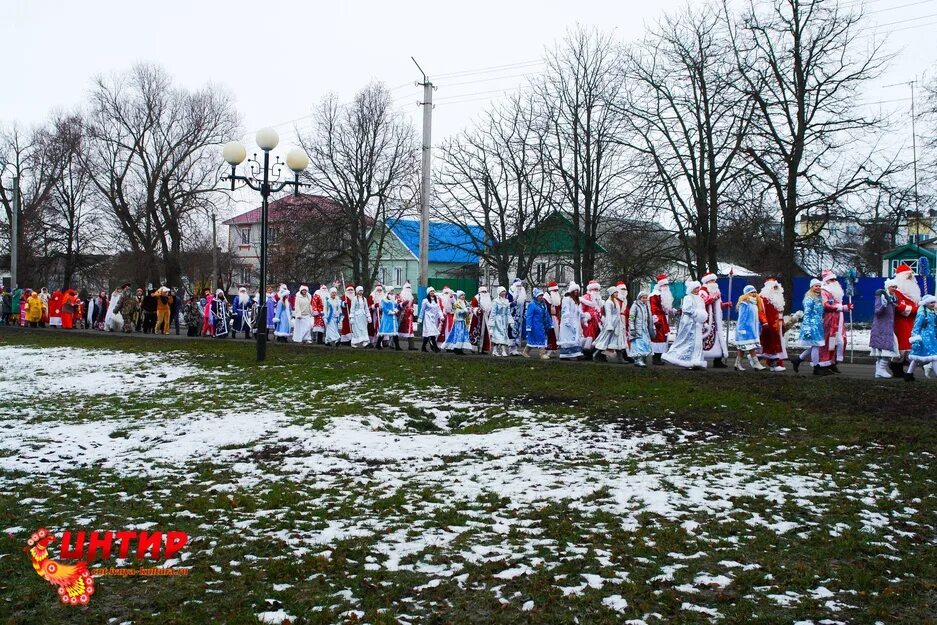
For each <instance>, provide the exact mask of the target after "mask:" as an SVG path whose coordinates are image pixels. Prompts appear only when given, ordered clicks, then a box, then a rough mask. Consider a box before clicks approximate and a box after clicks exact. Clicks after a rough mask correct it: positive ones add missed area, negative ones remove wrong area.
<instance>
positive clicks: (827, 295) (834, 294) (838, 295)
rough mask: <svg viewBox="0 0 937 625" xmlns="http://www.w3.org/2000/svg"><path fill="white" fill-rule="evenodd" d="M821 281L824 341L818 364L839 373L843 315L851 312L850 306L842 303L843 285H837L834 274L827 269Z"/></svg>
mask: <svg viewBox="0 0 937 625" xmlns="http://www.w3.org/2000/svg"><path fill="white" fill-rule="evenodd" d="M821 280H822V281H823V286H822V287H821V290H820V296H821V297H822V299H823V330H824V341H823V346H822V347H821V348H820V364H821V365H827V366H828V367H829V369H830V371H832V372H833V373H839V367H838V366H837V363H839V362H842V361H843V358H844V357H845V353H846V323H845V317H844V313H846V312H848V311H850V310H852V304H844V303H843V295H844V293H843V285H841V284H840V283H839V279H838V278H837V277H836V274H834V273H833V272H832V271H830V270H828V269H827V270H825V271H824V272H823V274H822V276H821Z"/></svg>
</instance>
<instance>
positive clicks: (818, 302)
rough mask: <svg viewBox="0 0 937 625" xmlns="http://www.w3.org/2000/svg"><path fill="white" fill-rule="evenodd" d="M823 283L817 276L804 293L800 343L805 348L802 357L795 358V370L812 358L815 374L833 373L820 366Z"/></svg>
mask: <svg viewBox="0 0 937 625" xmlns="http://www.w3.org/2000/svg"><path fill="white" fill-rule="evenodd" d="M822 286H823V283H822V282H820V281H819V280H818V279H817V278H814V279H813V280H811V281H810V288H809V289H808V290H807V293H806V294H805V295H804V315H803V317H802V318H801V320H800V339H799V341H798V342H799V344H800V346H801V347H802V348H803V349H804V351H802V352H801V353H800V358H795V359H794V362H793V365H794V371H799V370H800V363H802V362H803V361H805V360H807V359H808V358H810V362H811V364H813V373H814V375H832V374H833V372H832V371H829V370H828V369H827V368H826V367H821V366H820V348H821V347H823V341H824V332H823V297H822V296H821V295H820V289H821V288H822Z"/></svg>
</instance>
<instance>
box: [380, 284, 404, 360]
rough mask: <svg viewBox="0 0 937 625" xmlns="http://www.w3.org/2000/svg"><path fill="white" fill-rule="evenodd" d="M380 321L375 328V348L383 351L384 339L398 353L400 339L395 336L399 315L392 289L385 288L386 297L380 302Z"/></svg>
mask: <svg viewBox="0 0 937 625" xmlns="http://www.w3.org/2000/svg"><path fill="white" fill-rule="evenodd" d="M380 306H381V321H380V324H379V325H378V328H377V345H375V347H377V348H378V349H384V339H385V338H388V339H391V340H392V341H393V342H394V349H395V350H397V351H398V352H399V351H400V337H399V336H397V320H398V319H399V317H398V315H399V313H400V304H398V303H397V297H396V296H395V295H394V287H392V286H391V287H388V288H387V295H385V296H384V299H382V300H381V304H380Z"/></svg>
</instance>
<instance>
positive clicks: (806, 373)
mask: <svg viewBox="0 0 937 625" xmlns="http://www.w3.org/2000/svg"><path fill="white" fill-rule="evenodd" d="M14 333H30V334H32V333H36V334H77V335H85V336H101V335H104V334H107V336H110V337H114V338H118V337H119V338H123V339H125V340H128V341H129V340H136V341H141V340H142V341H237V342H239V343H251V344H252V343H253V342H254V341H253V339H251V340H250V341H248V340H247V339H244V338H236V339H232V338H226V339H213V338H207V337H189V336H186V334H185V332H184V331H183V332H181V333H180V334H176V333H175V331H174V330H173V331H171V332H170V334H165V335H162V334H138V333H133V334H124V333H105V332H102V331H100V330H62V329H60V328H22V327H11V326H0V336H4V335H7V334H14ZM401 345H403V346H404V351H408V350H407V348H406V342H405V341H402V342H401ZM419 346H420V339H414V350H412V351H411V352H410V356H418V357H424V356H425V357H437V358H438V357H443V358H460V356H458V355H456V354H451V353H445V352H443V353H440V354H423V353H421V352H420V351H419ZM283 347H285V346H284V345H283V344H280V343H270V345H269V347H268V349H269V350H276V349H281V348H283ZM289 348H290V349H317V350H334V349H350V348H347V347H343V348H336V347H327V346H325V345H303V346H301V347H300V346H298V345H296V344H294V343H290V344H289ZM385 351H388V350H385ZM389 351H391V352H392V351H393V350H392V349H391V350H389ZM796 351H797V350H792V354H791V355H792V356H794V355H795V353H796ZM461 357H466V358H478V357H479V356H477V355H474V356H461ZM515 358H516V357H515ZM846 358H847V363H842V364H840V365H839V369H840V371H841V373H840V374H839V376H837V377H844V378H863V379H869V380H871V379H873V377H872V363H873V361H872V359H871V358H870V357H869V355H868V354H867V353H865V354H859V353H858V352H857V353H856V357H855V364H848V359H849V355H848V354H847V356H846ZM553 362H554V363H556V364H557V365H560V366H571V367H572V366H597V367H621V368H631V367H632V365H626V364H621V363H600V362H593V363H584V362H558V361H556V360H554V361H553ZM730 364H731V361H730ZM664 366H665V367H666V368H668V369H676V368H675V367H673V366H671V365H664ZM744 366H745V368H746V371H745V372H744V373H743V372H737V371H735V370H734V369H732V368H731V367H730V368H726V369H713V368H708V369H705V370H701V371H697V372H693V374H702V375H716V374H722V375H738V376H746V375H748V376H751V375H758V376H764V375H771V376H777V375H795V374H794V372H793V370H792V368H791V364H790V361H788V363H787V372H786V373H782V372H769V371H761V372H759V371H749V370H748V369H750V367H748V365H747V364H744ZM655 368H656V367H655ZM812 374H813V369H812V367H811V366H810V364H809V363H804V365H803V366H802V367H801V369H800V374H799V375H800V376H802V377H809V378H814V377H815V376H813V375H812ZM917 378H918V379H919V380H921V379H923V371H919V372H918V375H917ZM882 381H887V380H882Z"/></svg>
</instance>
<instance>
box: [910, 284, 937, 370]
mask: <svg viewBox="0 0 937 625" xmlns="http://www.w3.org/2000/svg"><path fill="white" fill-rule="evenodd" d="M908 361H909V364H908V371H907V373H905V374H904V379H905V382H913V381H914V369H915V368H916V367H917V365H918V364H921V365H923V366H924V377H926V378H929V377H930V376H931V372H932V371H933V366H934V362H937V297H934V296H933V295H925V296H924V297H922V298H921V304H920V306H918V311H917V315H916V316H915V317H914V327H913V328H912V330H911V353H910V354H908Z"/></svg>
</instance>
